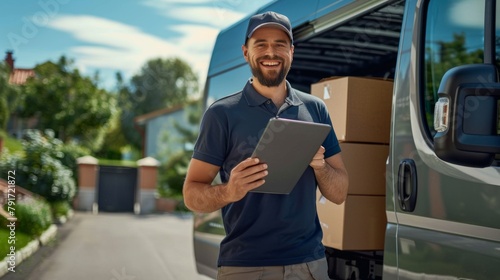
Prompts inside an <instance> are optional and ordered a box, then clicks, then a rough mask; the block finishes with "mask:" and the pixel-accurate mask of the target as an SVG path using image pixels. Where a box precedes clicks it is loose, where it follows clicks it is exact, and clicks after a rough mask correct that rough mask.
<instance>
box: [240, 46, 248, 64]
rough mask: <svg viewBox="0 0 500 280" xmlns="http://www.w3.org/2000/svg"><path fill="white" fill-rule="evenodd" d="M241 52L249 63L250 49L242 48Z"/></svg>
mask: <svg viewBox="0 0 500 280" xmlns="http://www.w3.org/2000/svg"><path fill="white" fill-rule="evenodd" d="M241 51H242V52H243V57H244V58H245V60H246V61H247V62H248V48H247V46H246V45H242V46H241Z"/></svg>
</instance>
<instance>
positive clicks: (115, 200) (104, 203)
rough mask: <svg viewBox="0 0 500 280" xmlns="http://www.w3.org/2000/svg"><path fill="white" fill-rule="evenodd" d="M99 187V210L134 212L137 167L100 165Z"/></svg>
mask: <svg viewBox="0 0 500 280" xmlns="http://www.w3.org/2000/svg"><path fill="white" fill-rule="evenodd" d="M97 189H98V192H97V203H98V205H99V211H104V212H133V211H134V201H135V192H136V189H137V168H133V167H122V166H100V167H99V182H98V185H97Z"/></svg>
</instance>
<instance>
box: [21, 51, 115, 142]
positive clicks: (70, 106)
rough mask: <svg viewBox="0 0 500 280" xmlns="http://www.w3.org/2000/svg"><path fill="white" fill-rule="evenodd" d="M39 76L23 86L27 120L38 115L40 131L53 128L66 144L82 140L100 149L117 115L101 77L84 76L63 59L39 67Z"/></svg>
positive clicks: (113, 102)
mask: <svg viewBox="0 0 500 280" xmlns="http://www.w3.org/2000/svg"><path fill="white" fill-rule="evenodd" d="M34 70H35V73H36V76H35V77H33V78H30V79H28V81H27V82H26V84H25V86H24V87H23V93H22V94H23V95H24V98H25V103H24V104H25V106H24V107H23V108H22V115H23V116H24V117H32V116H38V118H39V124H38V127H37V128H38V129H42V130H44V129H52V130H54V131H55V132H56V135H57V137H58V138H59V139H61V140H63V141H64V142H68V141H70V140H78V141H79V142H80V143H81V144H82V145H83V146H85V147H87V148H90V149H91V150H97V149H98V148H99V147H100V145H101V144H102V141H103V138H104V135H105V132H106V126H107V125H108V123H109V121H110V119H111V118H112V116H113V114H114V113H116V100H115V98H114V96H113V95H111V94H110V93H108V92H107V91H106V90H104V89H100V88H98V86H97V81H96V79H97V78H94V79H91V78H89V77H84V76H82V75H81V74H80V73H79V71H78V70H77V69H76V68H74V67H73V66H72V62H71V61H68V60H67V59H66V58H65V57H64V56H62V57H61V58H60V59H59V61H58V62H57V63H53V62H50V61H48V62H45V63H42V64H39V65H37V66H36V67H35V69H34Z"/></svg>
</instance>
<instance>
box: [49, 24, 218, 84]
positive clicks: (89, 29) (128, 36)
mask: <svg viewBox="0 0 500 280" xmlns="http://www.w3.org/2000/svg"><path fill="white" fill-rule="evenodd" d="M49 26H50V27H52V28H54V29H57V30H61V31H64V32H67V33H69V34H71V35H72V36H74V37H75V38H77V39H78V40H80V41H81V45H79V46H76V47H73V48H71V49H70V52H71V56H76V57H77V59H76V60H75V63H76V65H77V66H78V67H79V68H80V69H82V70H85V69H89V68H92V69H95V68H107V69H114V70H115V71H121V72H123V73H124V74H125V75H126V76H127V77H130V76H131V75H133V74H135V73H136V72H137V71H138V70H139V69H140V67H141V66H142V65H143V64H144V63H145V62H146V61H147V60H148V59H151V58H157V57H164V58H165V57H168V56H172V54H175V55H174V56H177V57H180V58H182V59H184V60H185V61H187V62H188V63H189V64H190V65H191V66H192V67H193V69H194V70H195V71H196V72H197V73H198V74H199V75H200V81H204V76H205V74H206V71H207V68H208V61H209V56H210V50H211V49H200V48H198V47H196V46H197V44H198V45H199V44H200V43H201V42H207V41H210V40H212V42H210V44H212V45H213V40H214V39H215V35H214V34H217V30H214V29H211V28H202V29H201V30H197V27H194V26H180V27H177V28H176V30H179V31H182V32H186V35H185V38H186V41H184V40H182V38H181V39H178V42H173V41H172V42H169V41H167V40H165V39H163V38H159V37H156V36H153V35H150V34H146V33H144V32H142V31H141V30H140V29H138V28H136V27H133V26H130V25H126V24H123V23H119V22H115V21H111V20H108V19H104V18H99V17H95V16H90V15H77V16H68V15H61V16H58V17H56V18H54V19H53V20H52V21H51V22H50V24H49ZM212 37H213V38H212ZM183 38H184V37H183ZM196 38H199V40H197V41H196Z"/></svg>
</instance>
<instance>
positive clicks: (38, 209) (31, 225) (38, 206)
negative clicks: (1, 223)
mask: <svg viewBox="0 0 500 280" xmlns="http://www.w3.org/2000/svg"><path fill="white" fill-rule="evenodd" d="M15 216H16V218H17V221H16V231H17V230H19V231H20V232H22V233H25V234H27V235H29V236H32V237H38V236H40V235H41V234H42V233H43V232H44V231H45V230H46V229H48V228H49V227H50V225H51V224H52V213H51V210H50V205H49V204H48V203H47V202H46V201H43V200H39V199H32V198H29V199H25V200H20V201H18V202H17V203H16V213H15ZM4 220H5V219H4ZM5 221H6V220H5Z"/></svg>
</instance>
